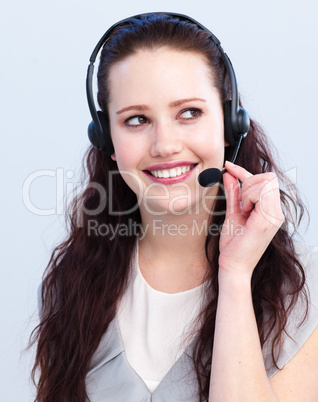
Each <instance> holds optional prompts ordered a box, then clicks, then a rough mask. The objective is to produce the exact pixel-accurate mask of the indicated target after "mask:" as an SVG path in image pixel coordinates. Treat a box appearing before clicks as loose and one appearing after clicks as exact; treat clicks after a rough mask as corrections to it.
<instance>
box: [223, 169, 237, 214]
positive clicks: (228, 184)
mask: <svg viewBox="0 0 318 402" xmlns="http://www.w3.org/2000/svg"><path fill="white" fill-rule="evenodd" d="M223 184H224V190H225V196H226V215H227V216H229V215H235V214H238V213H241V205H240V184H239V182H238V180H237V179H236V178H235V177H233V176H232V175H231V174H230V173H225V174H224V176H223Z"/></svg>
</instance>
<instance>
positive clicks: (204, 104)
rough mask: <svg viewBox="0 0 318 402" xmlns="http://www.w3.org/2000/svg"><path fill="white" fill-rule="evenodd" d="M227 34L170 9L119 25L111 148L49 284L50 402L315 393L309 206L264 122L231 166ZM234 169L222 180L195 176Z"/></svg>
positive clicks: (110, 65)
mask: <svg viewBox="0 0 318 402" xmlns="http://www.w3.org/2000/svg"><path fill="white" fill-rule="evenodd" d="M215 42H216V38H215V40H214V41H213V40H211V35H210V34H209V33H208V32H207V31H206V30H204V29H203V28H202V27H201V26H198V25H197V24H196V23H194V22H191V20H189V19H187V17H178V16H176V15H174V16H171V15H167V14H162V15H158V14H153V15H152V14H150V15H142V16H139V17H134V18H131V19H128V20H126V21H125V22H123V23H121V24H119V25H117V26H115V27H114V28H113V29H112V30H111V32H110V33H109V37H108V39H107V42H106V44H105V46H104V48H103V51H102V54H101V61H100V65H99V71H98V101H99V104H100V107H101V109H102V111H103V113H104V114H102V113H100V112H99V118H100V119H101V120H102V125H103V126H104V128H105V127H106V131H107V130H110V135H111V142H112V144H110V145H109V144H108V146H107V147H108V148H107V147H106V148H107V150H108V151H109V150H110V149H111V151H109V152H108V153H109V154H110V155H107V152H102V151H100V150H97V149H96V148H94V147H91V148H90V149H89V151H88V153H87V156H86V170H87V173H88V183H87V186H86V188H85V190H84V192H83V194H82V195H81V196H79V197H78V198H76V199H75V201H74V204H73V209H72V212H71V215H70V235H69V237H68V239H67V240H66V241H65V242H64V243H62V244H61V245H60V246H59V247H57V248H56V250H55V251H54V253H53V255H52V257H51V260H50V263H49V266H48V269H47V271H46V274H45V277H44V280H43V284H42V298H41V299H42V307H41V322H40V325H39V326H38V328H37V331H36V333H35V339H37V340H38V348H37V355H36V362H35V366H34V373H35V372H36V370H37V369H39V370H40V376H39V379H38V387H37V388H38V393H37V400H38V401H62V400H63V401H69V400H72V401H73V400H74V401H85V400H87V401H151V400H153V401H174V400H183V401H185V400H187V401H207V400H208V401H235V400H237V401H244V402H245V401H248V400H252V401H263V400H264V401H272V400H273V401H277V400H282V401H284V400H299V399H300V398H302V399H304V400H306V401H307V400H308V401H313V400H315V398H316V396H317V395H318V388H317V384H318V381H317V380H318V365H317V358H318V331H317V329H315V328H316V326H317V321H318V319H317V300H315V299H314V297H315V294H314V293H313V292H312V291H311V289H307V286H312V285H313V280H308V278H307V282H306V276H308V277H310V278H311V276H310V275H313V274H314V267H315V266H317V257H316V255H315V254H314V253H313V251H311V250H310V249H308V248H304V246H301V247H300V248H299V247H298V246H297V247H296V245H295V244H294V242H293V240H292V238H291V232H290V231H291V229H292V227H293V228H294V229H296V223H295V222H297V219H298V220H300V219H301V217H302V212H303V205H302V203H301V201H300V199H299V198H298V196H297V193H296V192H295V193H294V195H293V196H290V195H287V194H286V193H284V192H283V191H280V190H279V187H278V179H280V180H281V181H282V182H285V183H287V184H288V182H287V179H286V178H285V177H284V175H283V174H282V172H281V171H280V170H279V168H278V167H277V165H276V164H275V162H274V160H273V157H272V155H271V152H270V149H269V146H268V144H267V141H266V137H265V135H264V133H263V132H262V130H261V129H260V128H259V127H258V126H257V124H256V123H255V122H254V121H251V122H250V129H249V132H248V135H247V137H246V138H245V139H244V140H243V141H242V145H241V149H240V151H239V154H238V157H237V162H236V165H234V164H231V163H229V162H225V161H228V160H230V159H231V158H232V156H233V146H232V145H233V144H231V142H232V140H231V138H230V137H228V135H227V131H228V129H227V128H224V124H225V122H224V120H226V117H224V115H225V116H227V112H226V107H227V106H225V105H228V103H227V101H228V100H230V99H231V98H232V99H233V81H232V82H230V81H231V77H229V75H228V68H227V67H226V65H225V63H226V62H225V61H224V57H223V55H222V54H221V53H220V49H219V47H218V46H217V44H216V43H215ZM90 106H91V105H90ZM224 107H225V110H224ZM108 125H109V128H107V127H108ZM97 131H98V130H97ZM95 135H96V132H94V130H93V132H92V131H90V137H91V140H92V141H93V143H94V145H96V142H95V140H96V139H95V138H94V136H95ZM103 135H105V131H104V133H103ZM102 141H103V139H102ZM99 145H100V144H97V146H99ZM112 146H113V148H110V147H112ZM101 148H103V147H101ZM103 149H104V148H103ZM107 150H106V151H107ZM104 151H105V149H104ZM224 163H225V168H226V170H227V172H225V173H224V174H223V184H222V183H221V184H218V185H215V186H212V187H208V188H203V187H201V186H200V185H199V184H198V181H197V177H198V175H199V173H201V172H202V171H204V170H205V169H207V168H210V167H215V168H218V169H222V168H223V166H224ZM293 210H294V212H295V214H294V215H295V216H293V214H292V212H293ZM316 275H317V274H316ZM281 369H282V370H281Z"/></svg>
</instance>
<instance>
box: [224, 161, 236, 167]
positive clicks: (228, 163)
mask: <svg viewBox="0 0 318 402" xmlns="http://www.w3.org/2000/svg"><path fill="white" fill-rule="evenodd" d="M225 164H226V165H228V166H235V165H234V163H232V162H230V161H225Z"/></svg>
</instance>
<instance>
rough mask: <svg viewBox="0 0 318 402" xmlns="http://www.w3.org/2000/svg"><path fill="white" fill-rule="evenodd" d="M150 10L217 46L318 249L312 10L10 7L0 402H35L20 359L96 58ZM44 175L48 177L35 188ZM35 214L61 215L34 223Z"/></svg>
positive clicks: (285, 3)
mask: <svg viewBox="0 0 318 402" xmlns="http://www.w3.org/2000/svg"><path fill="white" fill-rule="evenodd" d="M149 11H175V12H179V13H184V14H188V15H190V16H192V17H193V18H195V19H197V20H198V21H200V22H201V23H203V24H204V25H205V26H207V27H208V28H210V29H211V30H212V31H213V32H214V34H215V35H216V36H217V37H218V38H219V39H220V40H221V42H222V45H223V48H224V49H225V51H226V52H227V53H228V54H229V56H230V58H231V60H232V62H233V65H234V68H235V71H236V75H237V79H238V84H239V90H240V92H241V94H242V96H243V101H244V104H245V107H246V109H247V110H248V111H249V113H250V115H251V117H253V118H254V119H256V120H257V121H259V122H260V123H261V124H262V125H263V127H264V128H265V130H266V132H267V134H268V135H269V136H270V138H271V139H272V142H273V143H274V144H275V146H276V148H277V149H278V153H279V155H280V157H281V160H282V164H283V166H284V169H285V170H286V171H289V172H290V174H289V175H290V176H291V177H292V179H293V180H294V181H295V182H296V183H297V185H298V186H299V188H300V190H301V192H302V194H303V195H304V197H305V199H306V200H307V205H308V207H309V211H310V213H311V225H310V227H309V230H308V231H307V232H302V234H303V235H304V238H305V239H306V240H307V241H308V242H310V243H312V244H317V239H316V236H315V231H316V230H317V229H318V225H317V217H318V212H317V209H316V203H317V173H316V166H317V165H316V162H317V156H316V148H317V131H318V129H317V93H318V82H317V70H318V60H317V57H318V56H317V55H318V45H317V39H318V24H317V20H318V3H317V2H316V1H315V0H297V1H294V0H281V1H280V0H276V1H274V0H268V1H266V2H259V1H256V0H241V1H236V0H227V1H223V2H222V1H220V0H219V1H213V0H211V1H207V2H204V1H200V0H197V1H193V0H191V1H174V2H173V1H171V0H169V1H167V0H161V1H160V2H158V1H151V0H148V1H145V0H143V1H139V2H131V1H120V2H116V4H112V3H109V2H107V1H101V0H90V1H88V0H87V1H83V0H77V1H75V0H63V1H62V0H55V1H54V2H53V1H52V2H47V1H43V0H42V1H40V0H29V1H22V0H12V1H10V2H7V3H6V4H5V5H4V4H3V5H2V7H1V12H0V44H1V46H0V52H1V65H0V76H1V89H0V97H1V98H0V99H1V109H0V110H1V118H0V130H1V150H0V152H1V262H0V264H1V285H0V286H1V289H0V302H1V332H0V361H1V368H0V378H1V400H2V401H12V402H23V401H31V400H33V397H34V390H33V388H32V386H31V381H30V370H31V366H32V361H33V354H34V352H33V351H24V349H25V348H26V347H27V343H28V337H29V335H30V332H31V330H32V329H33V328H34V326H35V325H36V323H37V315H36V292H37V287H38V285H39V283H40V281H41V275H42V272H43V270H44V268H45V267H46V265H47V263H48V260H49V257H50V253H51V251H52V249H53V247H54V245H57V244H58V242H59V241H61V240H62V239H63V235H64V217H63V205H64V204H63V199H64V198H65V197H66V195H67V193H68V192H69V190H70V189H71V188H72V186H73V184H74V183H75V182H76V181H77V180H78V174H79V172H80V164H81V158H82V154H83V153H84V151H85V149H86V148H87V146H88V139H87V135H86V128H87V125H88V123H89V122H90V120H91V118H90V115H89V112H88V107H87V104H86V95H85V77H86V69H87V66H88V60H89V56H90V54H91V52H92V50H93V48H94V46H95V44H96V43H97V41H98V40H99V38H100V37H101V36H102V35H103V33H104V32H105V31H106V29H107V28H108V27H109V26H110V25H111V24H113V23H115V22H116V21H118V20H120V19H123V18H125V17H128V16H130V15H133V14H137V13H141V12H149ZM251 152H252V150H251ZM38 171H42V177H38V178H37V179H35V177H36V176H35V175H36V172H38ZM32 174H33V176H32ZM44 174H46V176H43V175H44ZM73 175H74V176H73ZM72 176H73V177H72ZM32 177H33V178H34V180H33V182H32V183H31V184H30V186H29V189H28V181H29V182H30V181H31V179H32ZM23 186H25V188H24V190H25V191H24V192H23ZM31 204H32V205H33V206H35V207H38V208H41V209H46V210H50V209H53V210H54V209H55V213H53V211H51V213H52V214H51V215H47V216H41V215H38V214H36V210H33V212H32V210H30V209H31V207H30V205H31ZM49 212H50V211H48V213H49Z"/></svg>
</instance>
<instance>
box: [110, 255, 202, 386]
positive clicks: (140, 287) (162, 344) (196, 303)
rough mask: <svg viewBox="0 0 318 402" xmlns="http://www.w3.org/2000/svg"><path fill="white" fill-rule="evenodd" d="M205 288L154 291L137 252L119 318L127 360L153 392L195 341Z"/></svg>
mask: <svg viewBox="0 0 318 402" xmlns="http://www.w3.org/2000/svg"><path fill="white" fill-rule="evenodd" d="M203 286H204V284H202V285H200V286H198V287H196V288H193V289H190V290H187V291H185V292H180V293H173V294H170V293H169V294H168V293H164V292H160V291H158V290H155V289H153V288H152V287H151V286H150V285H149V284H148V283H147V282H146V280H145V279H144V277H143V276H142V274H141V272H140V269H139V265H138V250H136V253H135V257H134V264H133V267H132V276H131V278H130V283H129V287H128V289H127V291H126V292H125V294H124V296H123V299H122V300H121V302H120V305H119V308H118V315H117V318H118V324H119V329H120V333H121V337H122V342H123V345H124V348H125V354H126V358H127V360H128V362H129V364H130V365H131V366H132V368H133V369H134V370H135V371H136V373H137V374H138V375H139V376H140V377H141V378H142V379H143V381H144V382H145V384H146V385H147V387H148V389H149V390H150V392H153V391H154V390H155V389H156V387H157V386H158V385H159V383H160V382H161V380H162V379H163V378H164V376H165V375H166V374H167V372H168V371H169V370H170V368H171V367H172V366H173V365H174V363H175V362H176V361H177V360H178V358H179V357H180V356H181V355H182V353H183V352H184V351H185V349H186V347H187V346H188V345H189V344H190V342H191V341H192V340H193V338H194V336H195V331H192V333H191V327H192V328H193V325H191V324H194V323H195V320H196V318H197V316H198V313H199V312H200V311H201V307H202V306H201V302H202V300H201V298H202V297H201V295H202V294H203V292H202V290H203V289H202V287H203ZM193 332H194V333H193Z"/></svg>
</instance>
